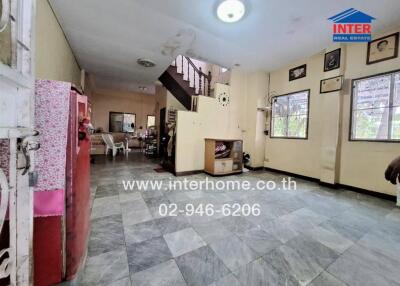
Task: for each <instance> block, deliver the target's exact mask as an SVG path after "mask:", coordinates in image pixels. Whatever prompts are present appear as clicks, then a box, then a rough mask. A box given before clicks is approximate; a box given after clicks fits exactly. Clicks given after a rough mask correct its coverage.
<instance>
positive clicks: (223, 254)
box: [210, 235, 257, 271]
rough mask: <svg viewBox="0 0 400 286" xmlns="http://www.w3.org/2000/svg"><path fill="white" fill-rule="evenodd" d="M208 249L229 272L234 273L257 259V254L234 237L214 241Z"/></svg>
mask: <svg viewBox="0 0 400 286" xmlns="http://www.w3.org/2000/svg"><path fill="white" fill-rule="evenodd" d="M210 247H211V248H212V250H214V252H215V253H216V254H217V255H218V257H219V258H221V259H222V261H223V262H224V264H225V265H226V266H227V267H228V268H229V269H230V270H231V271H235V270H236V269H237V268H239V267H240V266H242V265H244V264H247V263H249V262H250V261H252V260H254V259H256V257H257V254H256V253H255V252H254V251H253V250H251V248H249V247H248V246H247V245H246V244H245V243H244V242H243V241H241V240H240V239H239V238H238V237H237V236H236V235H232V236H230V237H226V238H224V239H221V240H218V241H214V242H213V243H211V244H210Z"/></svg>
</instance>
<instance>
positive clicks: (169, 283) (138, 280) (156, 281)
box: [132, 259, 186, 286]
mask: <svg viewBox="0 0 400 286" xmlns="http://www.w3.org/2000/svg"><path fill="white" fill-rule="evenodd" d="M132 284H133V285H138V286H139V285H140V286H186V282H185V280H184V279H183V277H182V274H181V272H180V270H179V268H178V266H177V265H176V263H175V260H173V259H170V260H167V261H166V262H163V263H160V264H158V265H155V266H153V267H151V268H148V269H146V270H143V271H140V272H136V273H133V274H132Z"/></svg>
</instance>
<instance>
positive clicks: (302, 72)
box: [289, 65, 307, 81]
mask: <svg viewBox="0 0 400 286" xmlns="http://www.w3.org/2000/svg"><path fill="white" fill-rule="evenodd" d="M306 75H307V65H301V66H298V67H295V68H292V69H290V70H289V81H292V80H296V79H299V78H302V77H305V76H306Z"/></svg>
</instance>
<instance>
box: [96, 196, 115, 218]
mask: <svg viewBox="0 0 400 286" xmlns="http://www.w3.org/2000/svg"><path fill="white" fill-rule="evenodd" d="M117 214H121V206H120V203H119V199H118V196H111V197H101V198H96V199H95V200H94V201H93V207H92V214H91V218H92V219H95V218H100V217H106V216H110V215H117Z"/></svg>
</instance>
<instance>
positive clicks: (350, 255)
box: [327, 245, 400, 286]
mask: <svg viewBox="0 0 400 286" xmlns="http://www.w3.org/2000/svg"><path fill="white" fill-rule="evenodd" d="M398 265H399V262H398V261H397V260H393V259H391V258H390V257H387V256H385V255H383V254H380V253H378V252H374V251H371V250H369V249H367V248H365V247H361V246H358V245H354V246H353V247H351V248H350V249H349V250H348V251H346V252H345V253H344V254H343V255H342V256H340V257H339V259H337V260H336V261H335V262H334V263H333V264H332V265H330V266H329V267H328V269H327V271H328V272H329V273H331V274H332V275H334V276H335V277H337V278H338V279H340V280H341V281H343V282H345V283H346V284H348V285H351V286H377V285H379V286H386V285H390V286H392V285H393V286H394V285H397V286H398V285H399V284H398V281H400V277H399V276H400V272H399V271H398Z"/></svg>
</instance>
